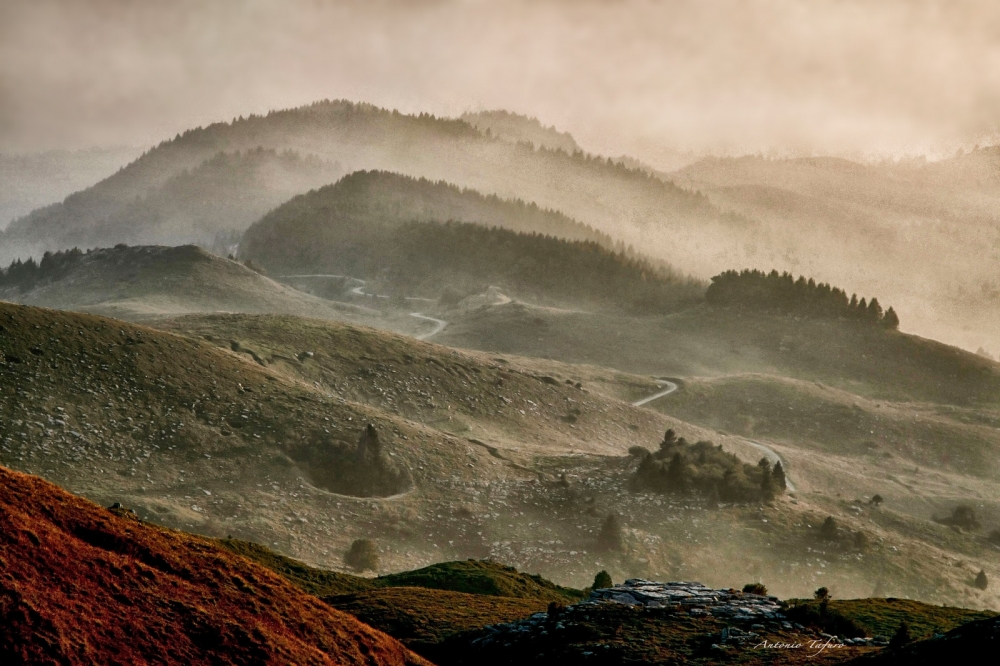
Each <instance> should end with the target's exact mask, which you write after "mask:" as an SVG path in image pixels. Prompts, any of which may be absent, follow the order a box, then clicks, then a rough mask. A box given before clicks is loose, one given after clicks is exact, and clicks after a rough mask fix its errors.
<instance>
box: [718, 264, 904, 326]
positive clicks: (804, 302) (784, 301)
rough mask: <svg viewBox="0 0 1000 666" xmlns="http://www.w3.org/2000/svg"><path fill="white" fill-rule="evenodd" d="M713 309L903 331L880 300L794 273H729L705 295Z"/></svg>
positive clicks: (747, 271)
mask: <svg viewBox="0 0 1000 666" xmlns="http://www.w3.org/2000/svg"><path fill="white" fill-rule="evenodd" d="M705 299H706V300H707V301H708V302H709V303H711V304H712V305H718V306H726V307H740V308H750V309H753V310H757V311H765V312H780V313H783V314H796V315H802V316H808V317H820V318H842V319H853V320H857V321H861V322H865V323H868V324H872V325H879V326H883V327H885V328H888V329H896V328H899V317H898V316H897V315H896V311H895V310H893V309H892V308H891V307H890V308H889V309H888V310H886V311H884V312H883V311H882V306H881V305H880V304H879V302H878V299H877V298H872V299H871V300H870V301H867V302H866V301H865V299H864V298H863V297H862V298H861V300H860V301H859V300H858V296H857V294H854V295H852V296H850V297H848V296H847V292H845V291H844V290H843V289H840V288H839V287H831V286H830V285H829V284H826V283H819V284H817V283H816V281H815V280H813V279H812V278H809V279H808V280H807V279H806V278H805V277H803V276H799V278H798V279H797V280H796V279H795V278H794V277H793V276H792V274H791V273H778V271H771V272H770V273H765V272H763V271H759V270H749V269H746V270H743V271H735V270H731V271H726V272H724V273H720V274H719V275H716V276H715V277H713V278H712V284H711V285H709V287H708V290H707V291H706V292H705Z"/></svg>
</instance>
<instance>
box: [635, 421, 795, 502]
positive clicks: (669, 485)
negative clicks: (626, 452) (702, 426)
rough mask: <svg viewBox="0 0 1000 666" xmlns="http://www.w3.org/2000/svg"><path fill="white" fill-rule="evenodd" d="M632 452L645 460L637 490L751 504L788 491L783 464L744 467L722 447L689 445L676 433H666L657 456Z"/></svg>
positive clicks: (639, 450)
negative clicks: (696, 495)
mask: <svg viewBox="0 0 1000 666" xmlns="http://www.w3.org/2000/svg"><path fill="white" fill-rule="evenodd" d="M631 453H632V454H633V455H637V454H638V455H639V456H640V457H641V461H640V462H639V467H638V468H637V469H636V471H635V473H634V474H633V475H632V478H631V481H630V485H631V487H632V489H633V490H635V491H640V492H641V491H648V492H656V493H669V494H677V495H693V494H698V495H703V496H705V497H708V498H709V500H710V501H711V502H719V501H722V502H733V503H746V502H760V501H769V500H772V499H774V497H775V496H777V495H779V494H781V493H783V492H784V491H785V487H786V481H785V471H784V469H782V467H781V463H780V462H778V463H776V464H775V465H774V467H773V468H772V467H771V463H770V462H768V460H767V458H762V459H761V460H760V462H759V463H757V465H750V464H747V463H742V462H740V460H739V458H737V457H736V456H734V455H733V454H731V453H728V452H726V451H723V450H722V446H721V445H719V446H715V445H714V444H712V442H707V441H701V442H696V443H694V444H690V443H688V442H687V441H686V440H685V439H684V438H683V437H677V435H676V433H674V431H673V430H667V432H666V434H665V435H664V436H663V441H662V442H660V448H659V449H658V450H657V451H655V452H649V451H647V450H645V449H642V448H641V447H635V448H634V449H633V450H632V451H631Z"/></svg>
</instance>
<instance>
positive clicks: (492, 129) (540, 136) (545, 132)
mask: <svg viewBox="0 0 1000 666" xmlns="http://www.w3.org/2000/svg"><path fill="white" fill-rule="evenodd" d="M461 119H462V120H464V121H465V122H467V123H469V124H470V125H472V126H473V127H475V128H476V129H477V130H479V131H481V132H486V131H487V130H488V131H489V133H490V134H492V135H493V136H497V137H500V138H501V139H503V140H505V141H512V142H514V143H518V142H521V141H524V142H526V143H530V144H532V145H534V146H535V147H536V148H548V149H550V150H562V151H564V152H567V153H575V152H577V151H579V150H580V146H579V145H578V144H577V143H576V139H574V138H573V136H572V135H571V134H570V133H569V132H560V131H559V130H557V129H556V128H555V127H545V126H543V125H542V123H540V122H539V121H538V119H537V118H529V117H528V116H522V115H520V114H518V113H511V112H509V111H503V110H502V109H498V110H494V111H479V112H477V113H463V114H462V116H461Z"/></svg>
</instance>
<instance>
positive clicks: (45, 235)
mask: <svg viewBox="0 0 1000 666" xmlns="http://www.w3.org/2000/svg"><path fill="white" fill-rule="evenodd" d="M258 147H263V148H265V149H273V150H278V151H284V150H292V151H295V152H298V153H299V154H301V155H303V156H310V155H312V156H316V157H318V158H320V159H322V160H326V161H329V162H332V163H333V162H335V163H338V164H339V165H341V166H342V168H343V169H344V170H345V171H357V170H361V169H380V170H388V171H395V172H399V173H403V174H406V175H410V176H414V177H425V178H428V179H430V180H432V181H438V180H444V181H447V182H450V183H454V184H456V185H458V186H460V187H469V188H473V189H476V190H477V191H480V192H483V193H484V194H496V195H499V196H501V197H504V198H519V199H522V200H524V201H532V202H535V203H536V204H538V206H540V207H542V208H546V209H553V210H560V211H563V212H564V213H566V214H567V215H570V216H572V217H573V218H575V219H577V220H579V221H581V222H583V223H584V224H588V225H590V226H592V227H594V228H595V229H597V230H599V231H603V232H604V233H609V234H610V233H613V234H615V235H616V240H623V241H625V242H626V243H638V242H639V241H644V242H647V244H648V243H649V242H653V241H655V242H656V243H657V244H658V247H657V249H658V250H662V252H660V256H661V257H662V258H664V259H671V258H675V257H678V256H684V255H685V253H690V254H692V257H693V256H695V255H694V254H693V252H688V251H693V250H694V249H695V245H692V243H695V244H698V243H702V244H703V243H704V242H706V241H708V240H711V239H715V240H714V241H712V243H713V244H714V245H717V244H719V243H722V244H723V245H725V246H727V247H738V246H739V241H738V240H735V239H730V238H729V237H730V236H731V235H732V233H734V231H735V230H736V229H738V228H742V227H745V226H746V225H748V224H750V223H749V222H748V221H747V220H743V219H738V218H734V217H732V216H725V215H722V214H721V213H720V212H719V211H718V210H717V209H716V208H714V207H713V206H711V205H710V204H708V202H707V200H706V199H705V198H704V197H702V196H700V195H697V194H693V193H691V192H688V191H686V190H683V189H681V188H679V187H676V186H674V185H673V184H672V183H668V182H665V181H663V180H660V179H657V178H653V177H651V176H650V175H649V174H648V173H646V172H644V171H640V170H637V169H629V168H627V167H625V166H623V165H622V164H615V163H613V162H611V161H610V160H605V159H603V158H598V157H593V156H588V155H584V154H582V153H576V154H573V155H571V154H569V153H566V152H563V151H560V150H549V149H539V150H536V149H534V148H533V147H531V146H530V145H527V144H512V143H509V142H507V141H504V140H501V139H499V138H496V137H487V136H485V135H484V134H483V133H481V132H479V131H477V130H476V129H475V128H473V127H472V126H471V125H469V124H468V123H466V122H464V121H461V120H449V119H439V118H435V117H433V116H429V115H426V114H421V115H419V116H409V115H405V114H400V113H398V112H395V111H387V110H384V109H379V108H376V107H374V106H371V105H366V104H352V103H349V102H344V101H336V102H329V101H326V102H318V103H316V104H313V105H310V106H306V107H302V108H298V109H289V110H284V111H276V112H272V113H269V114H268V115H267V116H251V117H249V118H246V119H242V118H241V119H238V120H234V121H233V122H232V123H217V124H214V125H210V126H208V127H206V128H198V129H194V130H190V131H188V132H185V133H184V134H183V135H178V136H177V137H176V138H175V139H174V140H172V141H168V142H164V143H163V144H161V145H160V146H158V147H157V148H155V149H153V150H151V151H150V152H149V153H147V154H146V155H144V156H143V157H141V158H140V159H138V160H136V161H135V162H133V163H132V164H130V165H129V166H128V167H126V168H125V169H123V170H122V171H121V172H119V173H118V174H116V175H115V176H113V177H111V178H109V179H107V180H105V181H102V182H101V183H98V184H97V185H95V186H94V187H92V188H89V189H88V190H85V191H83V192H80V193H77V194H75V195H73V196H71V197H69V198H67V199H66V201H65V202H63V203H62V204H59V205H57V206H53V207H50V208H47V209H42V210H39V211H35V213H33V214H32V215H29V216H28V217H25V218H22V219H21V220H18V221H17V222H16V223H14V224H12V225H11V228H10V229H9V230H8V232H7V233H6V234H5V235H4V237H3V240H4V246H5V247H8V248H11V247H15V246H25V247H27V246H29V245H31V246H33V247H34V248H35V250H34V251H35V252H36V253H39V252H40V250H41V249H58V248H59V247H61V246H65V245H66V244H67V241H66V239H67V238H74V239H76V240H73V241H72V244H80V245H94V244H95V243H94V242H92V241H86V240H84V239H83V238H82V237H78V236H76V235H75V234H77V231H76V230H83V231H81V232H80V233H83V234H89V233H91V232H90V231H88V230H90V229H97V228H100V227H101V226H102V224H103V221H104V220H107V219H112V218H114V217H115V216H117V215H120V214H122V213H123V211H126V210H127V208H128V206H130V205H131V204H132V203H133V202H134V200H135V199H136V198H137V197H139V198H143V197H147V196H149V195H150V194H151V193H152V192H154V191H155V190H157V189H158V188H160V187H162V186H163V184H164V183H166V182H167V181H169V180H170V179H171V178H172V177H175V176H177V175H178V174H181V173H182V172H183V171H184V170H185V169H187V170H192V169H196V168H197V167H198V166H199V165H200V164H202V163H204V162H205V161H207V160H209V159H211V158H212V157H213V156H215V155H217V154H218V153H220V152H226V153H232V152H236V151H247V150H254V149H256V148H258ZM314 186H315V185H312V184H308V183H305V182H302V183H300V189H299V191H300V192H304V191H307V190H308V189H310V187H314ZM140 222H141V224H140V225H139V226H140V227H143V228H147V227H149V225H148V223H147V222H143V221H140ZM133 224H135V221H133ZM751 226H752V225H751ZM177 228H178V229H182V228H184V225H183V224H182V225H178V227H177ZM119 231H120V232H121V233H135V231H134V230H130V231H128V232H126V231H125V230H119ZM156 233H157V235H156V238H155V239H154V238H150V239H144V241H143V242H154V241H155V242H166V241H169V242H170V243H171V244H176V243H179V242H192V241H194V240H197V239H193V238H191V239H184V240H183V241H182V240H181V239H179V238H177V237H176V236H171V237H170V238H166V237H165V236H164V234H169V233H173V228H172V226H171V225H166V226H165V227H163V228H161V229H159V230H158V231H157V232H156ZM47 239H48V240H47ZM101 242H108V241H107V240H102V241H101ZM114 242H119V241H118V240H115V241H114ZM651 249H652V248H651ZM22 254H23V253H22ZM651 254H656V253H654V252H651ZM702 268H703V267H702V266H700V265H698V266H695V265H691V266H686V267H685V269H686V270H701V269H702ZM713 268H718V267H717V266H713ZM701 272H704V271H701Z"/></svg>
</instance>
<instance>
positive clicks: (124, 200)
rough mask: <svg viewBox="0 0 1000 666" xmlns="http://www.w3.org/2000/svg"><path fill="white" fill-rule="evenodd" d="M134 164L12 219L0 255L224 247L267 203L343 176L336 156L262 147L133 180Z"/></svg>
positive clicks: (225, 249)
mask: <svg viewBox="0 0 1000 666" xmlns="http://www.w3.org/2000/svg"><path fill="white" fill-rule="evenodd" d="M148 155H149V154H148V153H147V155H144V156H143V157H141V158H140V159H139V160H138V163H142V162H143V161H144V160H147V159H148ZM136 164H137V162H133V163H132V165H130V166H129V167H126V168H125V169H123V170H121V171H119V172H118V173H117V174H115V175H114V176H111V177H110V178H108V179H106V180H104V181H101V182H100V183H98V184H97V185H95V186H94V187H92V188H89V189H86V190H82V191H80V192H77V193H75V194H73V195H71V196H69V197H67V198H66V200H65V201H63V202H62V203H58V204H53V205H51V206H48V207H46V208H43V209H40V210H38V211H36V212H34V213H32V214H31V215H28V216H25V217H22V218H20V219H18V220H15V221H14V222H13V223H11V225H10V226H9V228H8V229H7V233H6V235H5V236H4V246H5V247H4V250H3V252H2V254H0V259H5V258H7V257H10V258H14V257H16V256H21V257H24V256H25V255H31V254H34V255H35V256H36V257H37V256H38V255H40V254H41V250H42V249H46V250H58V249H66V248H70V247H74V246H79V247H84V248H88V247H99V246H110V245H117V244H119V243H128V244H157V245H180V244H188V243H197V244H199V245H202V246H205V247H212V248H213V249H214V250H216V251H218V252H229V251H231V248H230V246H235V245H236V244H238V242H239V235H240V234H241V233H242V232H243V230H244V229H246V227H247V226H248V225H249V224H250V223H251V222H253V221H254V220H256V219H258V218H259V217H260V216H261V215H263V214H264V213H266V212H267V211H268V210H270V209H271V208H273V207H275V206H277V205H278V204H280V203H282V202H283V201H286V200H287V199H288V198H289V197H291V196H294V195H295V194H298V193H300V192H303V191H306V190H308V189H310V188H313V187H318V186H320V185H324V184H326V183H329V182H331V181H333V180H336V179H337V178H339V177H340V176H341V175H343V171H342V170H341V169H340V167H339V166H338V165H337V164H336V163H331V162H327V161H324V160H320V159H318V158H317V157H315V156H312V155H307V156H305V157H303V156H300V155H299V154H297V153H295V152H292V151H282V152H278V151H276V150H274V149H270V150H266V149H263V148H248V149H246V150H243V151H239V150H237V151H230V152H224V151H220V152H217V153H214V154H212V155H201V157H199V158H196V159H191V160H182V161H180V162H178V163H176V164H173V165H172V168H166V169H165V171H164V173H163V175H162V176H161V177H159V178H149V179H147V180H146V182H142V183H141V184H140V183H138V182H136V180H135V179H134V178H132V171H134V170H135V168H136V167H135V165H136ZM122 181H125V182H122Z"/></svg>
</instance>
